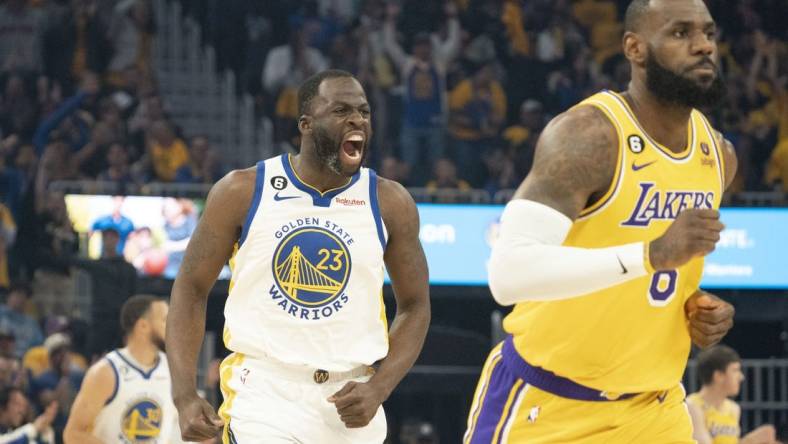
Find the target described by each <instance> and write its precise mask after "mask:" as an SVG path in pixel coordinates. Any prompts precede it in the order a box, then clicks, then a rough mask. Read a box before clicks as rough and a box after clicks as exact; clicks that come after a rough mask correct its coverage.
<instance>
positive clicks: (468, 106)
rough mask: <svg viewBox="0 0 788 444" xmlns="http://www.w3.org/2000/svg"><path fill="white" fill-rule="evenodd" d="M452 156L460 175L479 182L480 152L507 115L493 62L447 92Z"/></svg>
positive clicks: (485, 147) (495, 134)
mask: <svg viewBox="0 0 788 444" xmlns="http://www.w3.org/2000/svg"><path fill="white" fill-rule="evenodd" d="M449 107H450V110H451V112H450V119H449V132H450V134H451V136H452V141H451V144H452V149H453V151H454V156H453V158H454V159H455V160H456V161H457V167H458V168H459V169H460V171H462V172H463V177H464V178H465V179H467V180H469V181H470V182H471V183H478V182H479V179H480V173H481V159H482V154H483V153H484V152H485V151H486V150H487V149H488V148H489V147H490V145H491V144H492V142H493V141H494V140H495V138H496V137H497V136H498V131H499V130H500V128H501V125H502V124H503V122H504V118H505V117H506V95H505V93H504V91H503V87H502V86H501V84H500V83H499V82H498V80H496V79H495V71H494V67H493V65H492V64H485V65H482V66H479V67H477V68H476V72H475V73H474V74H473V76H472V77H471V78H469V79H465V80H463V81H461V82H460V83H459V84H458V85H457V86H456V87H455V88H454V89H453V90H452V91H451V93H450V94H449Z"/></svg>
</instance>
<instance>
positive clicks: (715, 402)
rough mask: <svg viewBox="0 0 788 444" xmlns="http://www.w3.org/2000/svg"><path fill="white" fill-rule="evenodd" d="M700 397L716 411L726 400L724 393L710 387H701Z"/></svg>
mask: <svg viewBox="0 0 788 444" xmlns="http://www.w3.org/2000/svg"><path fill="white" fill-rule="evenodd" d="M700 397H701V398H703V400H704V401H706V403H707V404H709V405H711V406H713V407H714V408H717V409H719V408H721V407H722V404H723V403H725V400H726V399H728V396H727V395H726V394H725V392H723V391H722V390H720V389H718V388H716V387H712V386H703V387H702V388H701V389H700Z"/></svg>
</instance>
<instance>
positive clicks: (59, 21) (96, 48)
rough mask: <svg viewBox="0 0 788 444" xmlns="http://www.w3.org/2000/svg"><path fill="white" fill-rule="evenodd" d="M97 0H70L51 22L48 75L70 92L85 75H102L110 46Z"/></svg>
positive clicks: (48, 36)
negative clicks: (89, 73)
mask: <svg viewBox="0 0 788 444" xmlns="http://www.w3.org/2000/svg"><path fill="white" fill-rule="evenodd" d="M98 3H99V1H98V0H73V1H71V2H70V5H69V7H67V8H64V9H63V11H62V13H60V14H57V15H56V16H54V17H53V18H52V20H51V22H52V27H51V29H49V32H48V33H47V39H46V40H47V45H46V48H47V49H46V62H47V71H48V75H49V76H51V77H52V78H53V79H55V80H56V81H57V82H58V83H60V84H61V85H63V86H64V87H66V89H67V90H70V89H71V88H70V87H71V85H73V84H74V82H75V80H79V79H81V78H82V77H83V76H84V74H85V73H87V72H94V73H104V72H105V70H106V67H107V61H108V60H109V58H110V56H111V54H112V47H111V46H110V44H109V41H108V40H107V33H108V29H107V23H106V21H105V20H103V19H102V17H101V16H100V15H99V14H98Z"/></svg>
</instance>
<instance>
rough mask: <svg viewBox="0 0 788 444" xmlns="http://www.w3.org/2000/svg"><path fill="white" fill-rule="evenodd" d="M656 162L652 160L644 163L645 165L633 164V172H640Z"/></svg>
mask: <svg viewBox="0 0 788 444" xmlns="http://www.w3.org/2000/svg"><path fill="white" fill-rule="evenodd" d="M654 162H656V160H652V161H651V162H648V163H644V164H643V165H635V162H632V171H640V170H642V169H643V168H645V167H647V166H649V165H651V164H652V163H654Z"/></svg>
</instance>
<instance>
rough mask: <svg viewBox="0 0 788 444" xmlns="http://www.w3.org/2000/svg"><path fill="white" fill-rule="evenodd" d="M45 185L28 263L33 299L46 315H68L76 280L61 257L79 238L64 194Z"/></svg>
mask: <svg viewBox="0 0 788 444" xmlns="http://www.w3.org/2000/svg"><path fill="white" fill-rule="evenodd" d="M61 168H62V167H61ZM39 174H44V173H43V172H39ZM42 188H43V191H42V194H40V197H37V202H36V203H37V205H39V208H38V214H37V216H36V219H35V221H33V223H34V224H35V225H34V227H33V232H32V233H31V234H30V236H31V237H32V241H31V243H30V245H31V247H30V249H31V252H30V253H29V254H30V256H31V257H29V262H28V265H29V267H30V269H31V271H30V272H31V273H32V274H33V281H32V283H33V301H34V302H35V304H36V308H37V309H38V312H39V313H42V315H66V316H68V315H70V314H71V312H72V310H73V304H74V292H75V290H74V285H75V284H74V281H73V279H72V278H71V276H70V275H69V269H68V266H67V265H65V264H63V263H62V262H60V260H59V258H62V257H63V256H67V255H70V254H74V253H75V252H76V251H77V249H78V247H79V239H78V237H77V233H76V232H75V231H74V227H73V226H72V225H71V220H70V219H69V217H68V212H67V211H66V203H65V199H64V197H63V194H62V193H60V192H51V191H50V192H47V191H46V187H42Z"/></svg>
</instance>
